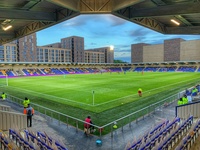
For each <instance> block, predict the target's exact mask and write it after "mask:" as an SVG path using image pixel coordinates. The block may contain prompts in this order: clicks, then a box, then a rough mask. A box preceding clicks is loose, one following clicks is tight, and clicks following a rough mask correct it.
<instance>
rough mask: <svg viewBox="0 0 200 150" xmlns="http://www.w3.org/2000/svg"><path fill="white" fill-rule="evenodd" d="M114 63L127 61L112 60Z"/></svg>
mask: <svg viewBox="0 0 200 150" xmlns="http://www.w3.org/2000/svg"><path fill="white" fill-rule="evenodd" d="M114 63H127V62H125V61H123V60H114Z"/></svg>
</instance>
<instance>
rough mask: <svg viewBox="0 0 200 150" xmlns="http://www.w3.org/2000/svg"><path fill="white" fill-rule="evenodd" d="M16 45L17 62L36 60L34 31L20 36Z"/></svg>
mask: <svg viewBox="0 0 200 150" xmlns="http://www.w3.org/2000/svg"><path fill="white" fill-rule="evenodd" d="M17 46H18V48H17V53H18V62H37V39H36V33H33V34H30V35H28V36H25V37H23V38H20V39H19V40H18V41H17Z"/></svg>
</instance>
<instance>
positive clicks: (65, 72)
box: [60, 68, 69, 74]
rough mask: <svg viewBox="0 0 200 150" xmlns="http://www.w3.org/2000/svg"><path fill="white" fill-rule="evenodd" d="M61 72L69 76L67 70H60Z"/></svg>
mask: <svg viewBox="0 0 200 150" xmlns="http://www.w3.org/2000/svg"><path fill="white" fill-rule="evenodd" d="M60 71H62V72H63V74H69V72H68V71H67V70H66V69H65V68H60Z"/></svg>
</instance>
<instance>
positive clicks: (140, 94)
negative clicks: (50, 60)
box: [138, 88, 142, 97]
mask: <svg viewBox="0 0 200 150" xmlns="http://www.w3.org/2000/svg"><path fill="white" fill-rule="evenodd" d="M138 95H139V97H142V89H141V88H139V89H138Z"/></svg>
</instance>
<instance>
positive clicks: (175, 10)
mask: <svg viewBox="0 0 200 150" xmlns="http://www.w3.org/2000/svg"><path fill="white" fill-rule="evenodd" d="M169 10H170V11H169ZM195 13H200V9H199V5H197V4H195V3H188V4H177V5H167V6H159V7H155V8H149V9H138V10H133V9H131V12H130V18H144V17H145V18H148V17H156V16H174V15H184V14H195Z"/></svg>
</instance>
